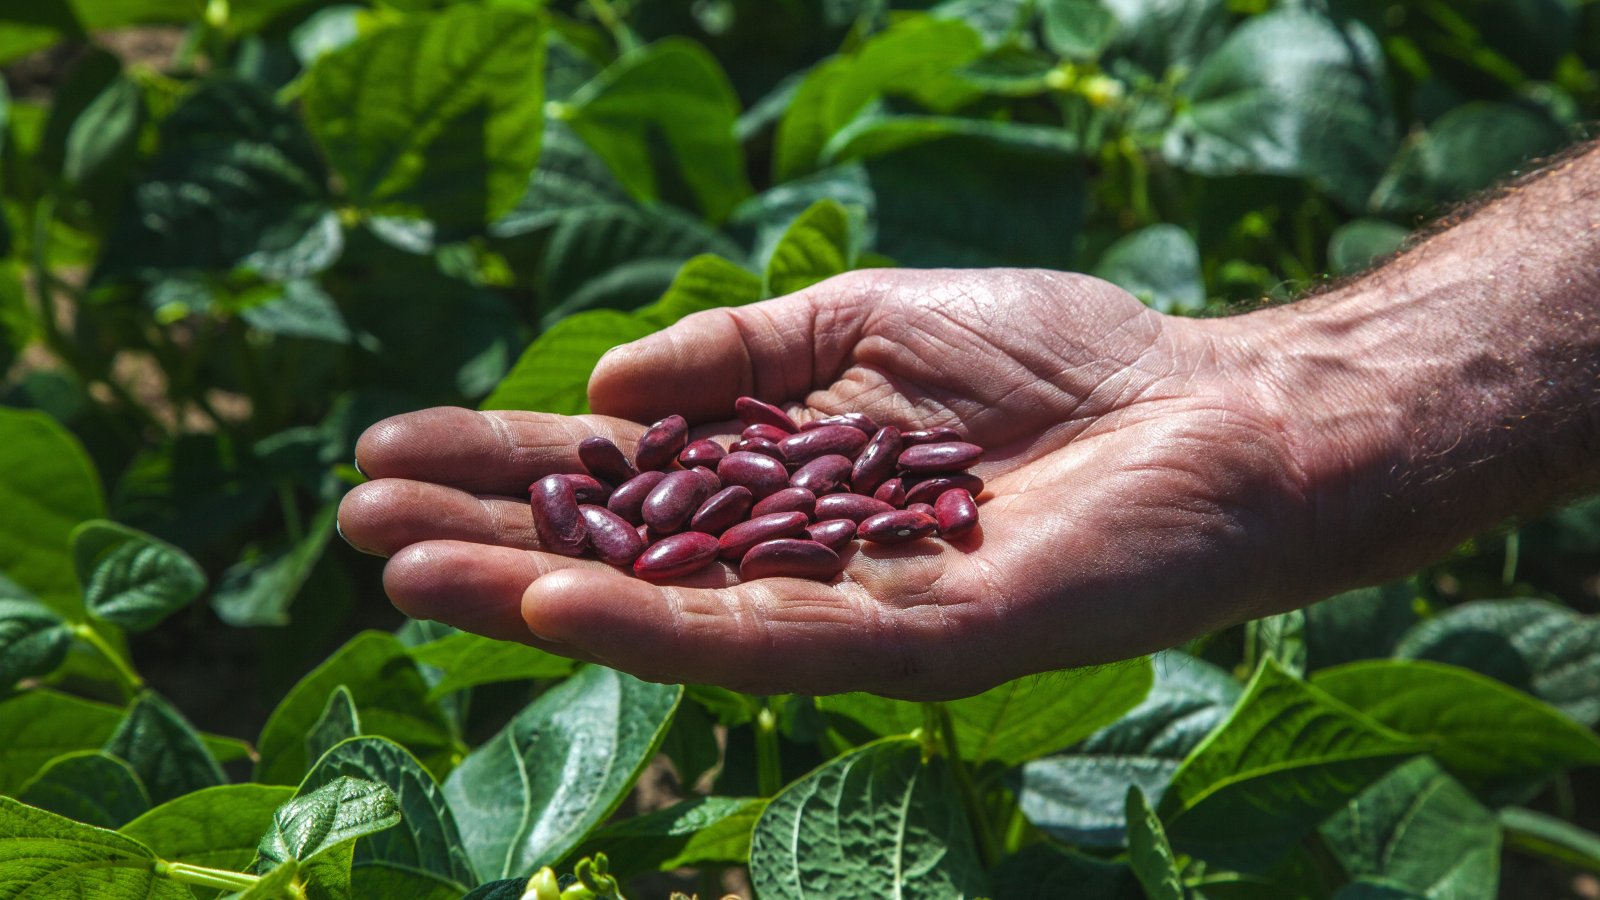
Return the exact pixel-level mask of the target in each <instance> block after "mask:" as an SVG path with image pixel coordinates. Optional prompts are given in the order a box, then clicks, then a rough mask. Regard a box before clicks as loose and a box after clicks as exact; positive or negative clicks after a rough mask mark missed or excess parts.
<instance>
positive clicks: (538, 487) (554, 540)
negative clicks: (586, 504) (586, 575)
mask: <svg viewBox="0 0 1600 900" xmlns="http://www.w3.org/2000/svg"><path fill="white" fill-rule="evenodd" d="M528 505H529V506H531V507H533V527H534V528H535V529H536V530H537V531H538V532H539V541H540V543H542V544H544V549H546V550H549V551H550V552H551V553H559V554H561V555H562V556H577V555H579V554H581V553H582V552H583V548H584V547H585V546H586V545H587V544H588V537H589V535H588V531H587V530H586V529H585V528H584V527H583V516H582V515H581V514H580V513H579V512H578V499H577V497H575V496H574V495H573V493H572V485H571V484H570V483H568V482H567V480H566V479H565V478H562V477H561V476H560V475H546V476H545V477H543V478H541V479H539V480H538V481H535V482H534V483H533V484H531V485H529V486H528Z"/></svg>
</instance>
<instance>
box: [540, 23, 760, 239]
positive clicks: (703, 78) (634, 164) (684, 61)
mask: <svg viewBox="0 0 1600 900" xmlns="http://www.w3.org/2000/svg"><path fill="white" fill-rule="evenodd" d="M564 113H565V114H566V116H567V122H568V124H569V125H570V126H571V127H572V130H573V131H575V132H577V134H578V136H579V137H581V138H583V140H584V141H585V142H586V143H587V144H588V145H589V146H590V147H591V148H593V149H594V151H595V152H596V153H598V154H599V155H600V157H601V158H602V159H604V160H605V161H606V164H607V165H608V166H610V167H611V171H612V172H613V173H615V174H616V176H617V180H619V181H620V182H622V184H623V185H624V186H626V187H627V189H628V191H629V192H630V193H632V194H633V195H634V196H636V197H638V198H640V199H644V200H653V199H656V198H657V197H659V196H660V195H661V191H660V189H659V186H658V184H657V176H656V167H657V163H656V162H655V161H653V160H652V158H651V149H652V148H651V144H652V140H653V139H658V140H661V141H663V142H664V143H665V144H666V146H667V147H668V148H670V150H671V152H672V155H673V156H674V157H675V159H676V162H677V165H678V169H679V173H680V177H681V178H682V179H683V180H684V181H685V182H686V183H687V184H688V186H689V189H690V190H691V191H693V193H694V196H695V198H696V199H697V200H698V201H699V205H700V208H701V209H702V210H703V211H704V212H705V216H706V218H707V219H709V220H710V221H713V222H720V221H722V220H723V219H724V218H726V217H727V215H728V213H729V212H730V211H731V210H732V209H733V207H734V206H735V205H736V204H738V202H739V201H740V200H743V199H744V198H745V197H747V196H749V194H750V184H749V182H748V181H747V180H746V179H745V174H744V153H743V151H742V149H741V148H740V146H739V141H738V139H737V138H736V137H735V134H734V126H735V125H736V123H737V122H738V119H739V98H738V95H737V94H735V93H734V90H733V85H731V84H730V83H729V82H728V76H727V74H726V73H724V72H723V71H722V66H721V65H719V64H718V63H717V60H716V59H715V58H714V57H713V56H712V55H711V54H709V53H707V52H706V50H705V48H703V47H701V46H700V45H699V44H696V43H693V42H692V41H688V40H684V39H681V38H672V39H668V40H664V41H660V42H657V43H655V44H651V45H650V46H648V47H642V48H639V49H637V50H634V51H632V52H630V53H626V54H624V55H623V56H622V57H621V58H620V59H618V60H617V61H616V62H615V63H613V64H612V65H611V66H609V67H607V68H606V69H605V70H604V71H602V72H601V73H600V74H599V75H598V76H597V77H596V78H595V79H594V80H593V81H590V82H589V83H588V84H586V85H584V86H583V87H582V88H580V89H579V90H578V91H577V92H576V93H575V94H573V96H572V98H571V100H570V101H569V102H568V103H567V104H566V105H565V107H564Z"/></svg>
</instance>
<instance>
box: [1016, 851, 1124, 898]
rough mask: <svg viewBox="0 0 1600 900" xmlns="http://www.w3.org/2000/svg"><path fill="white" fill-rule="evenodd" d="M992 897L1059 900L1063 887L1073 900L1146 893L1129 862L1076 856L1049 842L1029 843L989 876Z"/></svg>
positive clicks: (1082, 855) (1121, 896)
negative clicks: (1070, 889)
mask: <svg viewBox="0 0 1600 900" xmlns="http://www.w3.org/2000/svg"><path fill="white" fill-rule="evenodd" d="M989 879H990V882H991V884H992V886H993V888H994V891H993V894H992V896H994V897H1004V898H1006V900H1060V897H1061V889H1062V886H1064V885H1071V886H1072V897H1073V898H1074V900H1140V898H1142V897H1144V890H1143V888H1141V887H1140V886H1139V882H1138V881H1137V880H1135V879H1134V877H1133V870H1131V869H1129V868H1128V864H1127V863H1121V862H1110V861H1107V860H1103V859H1100V858H1098V857H1094V856H1087V855H1084V854H1079V853H1074V852H1072V851H1070V850H1066V849H1064V848H1060V847H1057V846H1055V845H1053V844H1051V843H1049V842H1047V841H1040V842H1038V843H1034V844H1029V845H1028V846H1026V847H1023V848H1022V849H1021V850H1019V851H1017V852H1016V853H1013V854H1011V855H1010V856H1008V857H1006V858H1005V859H1003V860H1001V861H1000V865H998V866H996V867H995V869H994V870H993V871H992V872H991V873H990V875H989Z"/></svg>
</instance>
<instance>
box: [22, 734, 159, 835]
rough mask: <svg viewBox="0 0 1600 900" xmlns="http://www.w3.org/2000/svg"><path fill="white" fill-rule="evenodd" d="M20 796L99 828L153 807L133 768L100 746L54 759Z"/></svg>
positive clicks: (121, 821)
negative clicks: (102, 749) (96, 748)
mask: <svg viewBox="0 0 1600 900" xmlns="http://www.w3.org/2000/svg"><path fill="white" fill-rule="evenodd" d="M17 799H18V800H21V801H22V802H23V803H26V804H28V805H29V806H36V807H38V808H40V809H43V810H47V811H49V812H53V813H55V814H57V815H61V816H66V817H67V818H69V819H73V820H76V821H79V822H84V823H87V824H89V825H96V826H98V827H100V828H117V827H119V826H121V825H122V824H123V823H124V822H127V821H129V820H131V819H133V818H134V817H135V816H138V815H139V814H140V813H143V812H144V811H145V810H147V809H149V808H150V795H149V794H147V793H145V789H144V785H143V784H141V783H140V782H139V776H138V774H137V773H135V772H134V771H133V768H132V767H131V766H129V765H128V764H127V763H125V762H123V761H122V760H120V759H118V758H117V757H115V756H112V755H111V754H109V753H106V752H104V751H101V750H79V751H75V752H73V753H66V754H63V755H61V756H58V757H56V758H55V759H52V760H50V762H49V763H48V764H47V765H46V766H45V767H44V768H43V769H40V770H39V774H37V775H35V776H33V778H32V779H30V780H29V781H28V783H27V784H25V785H23V786H22V789H21V790H20V791H18V792H17ZM0 859H4V856H0Z"/></svg>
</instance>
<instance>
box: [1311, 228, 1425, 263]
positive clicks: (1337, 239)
mask: <svg viewBox="0 0 1600 900" xmlns="http://www.w3.org/2000/svg"><path fill="white" fill-rule="evenodd" d="M1410 233H1411V232H1409V231H1407V230H1406V229H1405V228H1402V227H1401V226H1399V225H1396V224H1394V223H1393V222H1385V221H1383V220H1382V219H1356V220H1354V221H1351V222H1346V223H1344V224H1343V225H1340V226H1339V227H1338V228H1335V229H1334V230H1333V237H1331V238H1329V239H1328V270H1329V271H1330V272H1332V273H1333V274H1335V275H1354V274H1356V273H1357V272H1361V271H1364V270H1365V269H1366V268H1367V267H1368V266H1370V265H1372V264H1373V263H1375V262H1377V261H1378V260H1380V259H1383V258H1384V257H1386V256H1388V255H1389V254H1391V253H1393V252H1395V251H1396V250H1398V249H1400V245H1401V244H1402V243H1404V242H1405V239H1406V236H1407V235H1409V234H1410Z"/></svg>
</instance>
